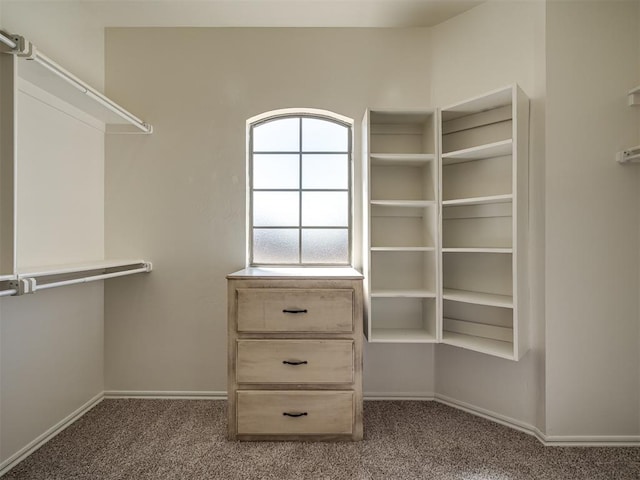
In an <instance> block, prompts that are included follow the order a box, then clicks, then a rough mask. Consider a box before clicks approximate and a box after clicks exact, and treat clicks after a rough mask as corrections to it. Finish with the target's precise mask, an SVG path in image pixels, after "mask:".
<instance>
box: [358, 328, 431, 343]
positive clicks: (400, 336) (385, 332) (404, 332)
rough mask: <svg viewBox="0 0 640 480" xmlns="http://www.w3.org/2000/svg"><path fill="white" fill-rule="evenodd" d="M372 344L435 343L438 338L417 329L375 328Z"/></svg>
mask: <svg viewBox="0 0 640 480" xmlns="http://www.w3.org/2000/svg"><path fill="white" fill-rule="evenodd" d="M368 340H369V342H371V343H376V342H379V343H435V342H436V338H435V336H434V335H432V334H430V333H429V332H427V331H426V330H419V329H417V328H373V329H372V330H371V336H370V337H369V339H368Z"/></svg>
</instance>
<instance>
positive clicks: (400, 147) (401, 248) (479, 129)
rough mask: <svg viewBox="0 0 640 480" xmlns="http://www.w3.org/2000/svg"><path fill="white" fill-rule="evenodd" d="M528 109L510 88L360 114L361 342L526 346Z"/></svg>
mask: <svg viewBox="0 0 640 480" xmlns="http://www.w3.org/2000/svg"><path fill="white" fill-rule="evenodd" d="M528 118H529V101H528V99H527V97H526V96H525V95H524V93H523V92H522V90H521V89H520V88H519V87H518V86H517V85H513V86H508V87H505V88H501V89H499V90H495V91H492V92H489V93H488V94H486V95H482V96H478V97H475V98H472V99H470V100H467V101H464V102H461V103H457V104H455V105H451V106H449V107H446V108H442V109H438V110H423V111H412V112H407V111H392V110H370V111H368V112H367V113H366V115H365V118H364V121H363V133H364V138H363V153H364V157H363V178H364V215H363V216H364V235H363V236H364V242H365V245H364V252H365V253H364V262H363V263H364V274H365V293H366V295H365V299H366V309H367V311H366V316H365V319H366V335H367V338H368V339H369V341H370V342H388V343H433V342H437V343H445V344H448V345H453V346H456V347H461V348H466V349H470V350H474V351H477V352H482V353H486V354H490V355H495V356H498V357H501V358H506V359H511V360H518V359H520V358H521V357H522V355H524V353H525V352H526V351H527V349H528V341H527V336H528V335H527V310H528V285H527V273H526V272H527V262H526V260H527V224H528V203H527V202H528V173H527V172H528V132H529V124H528Z"/></svg>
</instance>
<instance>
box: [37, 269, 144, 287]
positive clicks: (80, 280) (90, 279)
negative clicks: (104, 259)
mask: <svg viewBox="0 0 640 480" xmlns="http://www.w3.org/2000/svg"><path fill="white" fill-rule="evenodd" d="M145 272H149V267H148V266H144V267H142V268H136V269H134V270H125V271H123V272H115V273H104V274H101V275H91V276H89V277H83V278H74V279H73V280H63V281H60V282H52V283H44V284H42V285H37V284H36V285H35V287H34V289H33V291H34V292H37V291H38V290H46V289H48V288H55V287H64V286H66V285H76V284H78V283H88V282H95V281H96V280H106V279H107V278H115V277H123V276H125V275H133V274H134V273H145Z"/></svg>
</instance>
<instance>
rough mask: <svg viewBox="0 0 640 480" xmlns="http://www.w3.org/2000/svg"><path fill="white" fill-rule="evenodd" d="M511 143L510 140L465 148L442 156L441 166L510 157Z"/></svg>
mask: <svg viewBox="0 0 640 480" xmlns="http://www.w3.org/2000/svg"><path fill="white" fill-rule="evenodd" d="M512 149H513V141H512V140H511V139H507V140H501V141H499V142H494V143H488V144H486V145H479V146H477V147H471V148H465V149H464V150H456V151H453V152H449V153H443V154H442V164H443V165H451V164H454V163H462V162H470V161H472V160H482V159H485V158H494V157H503V156H505V155H511V153H512Z"/></svg>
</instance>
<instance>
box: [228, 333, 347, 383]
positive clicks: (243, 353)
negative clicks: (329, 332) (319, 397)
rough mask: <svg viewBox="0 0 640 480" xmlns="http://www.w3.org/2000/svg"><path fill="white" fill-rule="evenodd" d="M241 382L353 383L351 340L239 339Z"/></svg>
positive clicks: (239, 378) (238, 369)
mask: <svg viewBox="0 0 640 480" xmlns="http://www.w3.org/2000/svg"><path fill="white" fill-rule="evenodd" d="M236 361H237V364H236V379H237V382H238V383H351V382H353V341H352V340H238V350H237V359H236Z"/></svg>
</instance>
